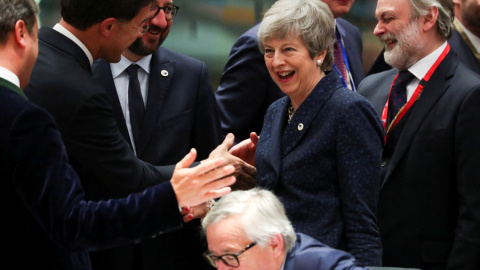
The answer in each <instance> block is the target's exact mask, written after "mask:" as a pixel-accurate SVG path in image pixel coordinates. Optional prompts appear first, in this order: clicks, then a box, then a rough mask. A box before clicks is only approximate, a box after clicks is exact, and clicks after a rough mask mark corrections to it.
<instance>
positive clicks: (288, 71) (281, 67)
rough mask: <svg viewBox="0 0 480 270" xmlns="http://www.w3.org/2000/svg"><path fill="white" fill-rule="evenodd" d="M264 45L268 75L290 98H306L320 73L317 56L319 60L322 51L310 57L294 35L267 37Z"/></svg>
mask: <svg viewBox="0 0 480 270" xmlns="http://www.w3.org/2000/svg"><path fill="white" fill-rule="evenodd" d="M264 48H265V51H264V56H265V64H266V66H267V69H268V71H269V73H270V76H271V77H272V79H273V81H274V82H275V83H276V84H277V85H278V86H279V87H280V89H281V90H282V92H283V93H285V94H286V95H288V96H290V98H292V99H295V98H297V97H298V98H300V99H301V100H303V99H304V98H306V97H307V96H308V95H309V94H310V92H311V91H312V90H313V88H314V87H315V86H316V85H317V83H318V82H319V81H320V79H321V78H322V77H323V75H324V74H323V72H322V71H321V69H320V67H318V66H317V60H318V59H322V60H323V58H324V56H325V55H324V53H323V54H322V55H317V56H315V57H314V58H313V59H312V57H310V53H309V51H308V49H307V47H306V46H305V45H304V44H303V41H302V40H301V38H300V37H298V36H296V35H290V37H286V38H282V39H277V38H268V39H266V40H265V42H264ZM302 97H303V98H302Z"/></svg>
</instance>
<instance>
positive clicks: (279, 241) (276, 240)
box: [269, 233, 284, 258]
mask: <svg viewBox="0 0 480 270" xmlns="http://www.w3.org/2000/svg"><path fill="white" fill-rule="evenodd" d="M269 244H270V246H271V248H272V250H273V255H274V257H276V258H277V257H280V256H281V255H282V252H283V246H284V242H283V237H282V235H281V234H279V233H277V234H275V235H274V236H272V237H270V242H269Z"/></svg>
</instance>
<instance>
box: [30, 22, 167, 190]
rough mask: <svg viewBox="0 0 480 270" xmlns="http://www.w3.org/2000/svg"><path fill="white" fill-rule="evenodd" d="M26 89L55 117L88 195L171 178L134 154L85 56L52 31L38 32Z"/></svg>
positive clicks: (137, 187) (132, 187)
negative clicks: (92, 74) (37, 47)
mask: <svg viewBox="0 0 480 270" xmlns="http://www.w3.org/2000/svg"><path fill="white" fill-rule="evenodd" d="M25 93H26V95H27V97H28V98H29V99H30V100H32V101H33V102H34V103H37V104H38V105H40V106H42V107H44V108H45V109H47V111H49V112H50V113H51V114H52V115H53V117H54V118H55V121H56V122H57V124H58V126H59V129H60V132H61V134H62V138H63V140H64V142H65V146H66V148H67V151H68V156H69V158H70V161H71V163H72V165H73V167H74V168H75V170H76V171H77V172H78V174H79V176H80V179H82V184H83V186H84V188H85V191H86V196H87V197H88V198H91V199H106V198H112V197H123V196H125V195H127V194H129V193H131V192H134V191H140V190H143V189H144V188H145V187H148V186H151V185H153V184H155V183H158V182H160V181H167V180H168V179H170V177H171V174H172V172H173V169H172V168H170V167H167V168H160V170H159V168H158V167H157V168H155V167H154V166H152V165H149V164H147V163H144V162H142V161H140V160H139V159H137V157H136V156H135V155H134V154H133V152H132V150H131V149H130V146H129V145H128V143H127V142H126V141H125V139H124V138H123V136H122V135H121V134H120V132H119V130H118V127H117V123H116V121H115V118H114V115H113V110H112V102H111V99H110V97H109V96H108V94H107V93H105V91H104V90H103V89H102V87H101V86H100V85H99V84H98V83H96V82H94V81H93V79H92V77H91V68H90V64H89V62H88V58H87V56H86V55H85V53H84V52H83V51H82V50H81V49H80V47H78V46H77V45H76V44H75V43H74V42H73V41H71V40H70V39H68V38H67V37H65V36H64V35H62V34H60V33H58V32H57V31H55V30H53V29H50V28H45V27H44V28H42V29H40V31H39V55H38V59H37V62H36V63H35V66H34V68H33V72H32V76H31V79H30V83H29V85H28V86H27V88H26V89H25Z"/></svg>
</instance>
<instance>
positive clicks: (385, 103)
mask: <svg viewBox="0 0 480 270" xmlns="http://www.w3.org/2000/svg"><path fill="white" fill-rule="evenodd" d="M414 6H415V7H417V9H415V8H414ZM376 17H377V19H378V24H377V26H376V28H375V30H374V34H375V35H376V36H378V37H380V39H381V40H382V41H383V42H385V43H386V52H385V59H386V61H387V63H389V64H390V65H392V66H393V67H395V69H392V70H389V71H385V72H382V73H378V74H374V75H371V76H368V77H367V78H365V79H364V80H363V82H362V83H361V85H360V86H359V93H360V94H362V95H364V96H365V97H367V98H368V99H369V100H370V101H371V102H372V104H373V106H374V107H375V109H376V110H377V112H378V113H379V114H380V115H381V116H382V121H383V124H384V128H385V137H386V143H385V146H384V150H383V156H382V159H383V164H382V167H383V168H382V181H383V184H382V189H381V192H380V198H379V208H378V209H379V210H378V225H379V228H380V233H381V235H382V243H383V264H384V266H400V267H415V268H420V269H424V270H426V269H479V268H480V257H479V256H478V255H479V254H480V234H479V233H478V232H479V231H480V196H478V191H479V190H480V169H479V168H480V163H479V159H478V157H479V156H480V143H479V140H478V138H479V137H480V125H479V119H480V106H478V104H479V103H480V77H479V76H478V74H476V73H474V72H473V71H471V70H470V69H468V68H467V67H466V66H465V65H464V64H462V63H461V61H460V60H459V59H458V57H457V56H456V55H455V53H454V52H453V51H452V50H451V49H450V46H449V44H448V42H447V39H448V37H449V36H450V33H451V31H452V30H453V24H452V22H453V18H454V15H453V3H452V2H451V0H435V1H426V0H410V1H409V0H379V1H378V3H377V9H376ZM397 71H400V72H399V74H398V75H397ZM406 71H408V72H406ZM410 74H411V75H410ZM404 75H405V76H404ZM396 76H398V78H397V77H396ZM407 77H410V81H409V82H408V79H403V78H407ZM392 81H395V83H394V84H393V85H392ZM397 82H403V84H404V85H399V84H398V83H397ZM405 84H406V85H405ZM389 97H390V98H389ZM394 110H399V111H398V112H397V111H394Z"/></svg>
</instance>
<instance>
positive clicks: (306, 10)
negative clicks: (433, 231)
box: [255, 0, 383, 266]
mask: <svg viewBox="0 0 480 270" xmlns="http://www.w3.org/2000/svg"><path fill="white" fill-rule="evenodd" d="M258 36H259V47H260V50H261V51H262V52H263V53H264V55H265V63H266V66H267V68H268V70H269V73H270V75H271V76H272V78H273V80H274V81H275V83H276V84H277V85H278V86H279V87H280V89H281V90H282V92H284V93H285V94H286V95H287V96H286V97H284V98H281V99H279V100H278V101H276V102H275V103H273V104H272V105H271V106H270V107H269V109H268V111H267V113H266V115H265V119H264V126H263V129H262V132H261V136H260V139H259V141H258V146H257V150H256V156H255V162H256V166H257V172H258V177H257V185H258V186H260V187H263V188H267V189H270V190H272V191H274V193H275V194H276V195H277V196H278V197H279V198H280V199H281V201H282V203H283V204H284V205H285V208H286V211H287V215H288V217H289V219H290V220H291V221H292V223H293V226H294V227H295V230H296V231H297V232H301V233H305V234H308V235H310V236H313V237H314V238H316V239H317V240H319V241H321V242H323V243H325V244H327V245H329V246H331V247H333V248H340V249H344V250H346V251H348V252H350V253H351V254H352V255H354V257H355V258H356V259H357V261H358V262H359V263H360V264H363V265H369V266H378V265H381V243H380V235H379V231H378V227H377V225H376V212H377V201H378V194H379V189H380V162H381V153H382V144H383V137H382V136H383V135H382V128H381V124H380V120H379V118H378V116H377V114H376V112H375V110H374V109H373V108H372V106H371V105H370V103H369V102H368V101H367V100H366V99H364V98H363V97H361V96H360V95H358V94H357V93H355V92H352V91H350V90H348V89H347V88H345V87H344V86H343V85H342V82H341V80H340V76H339V73H338V72H337V70H333V71H326V70H331V68H332V63H333V61H334V59H333V46H334V43H335V41H336V38H335V32H334V19H333V16H332V14H331V12H330V10H329V8H328V6H327V5H326V4H325V3H323V2H321V1H318V0H296V1H292V0H279V1H277V2H276V3H275V4H274V5H273V6H272V8H271V9H270V10H269V11H268V12H267V13H266V14H265V16H264V19H263V21H262V23H261V26H260V28H259V31H258Z"/></svg>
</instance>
